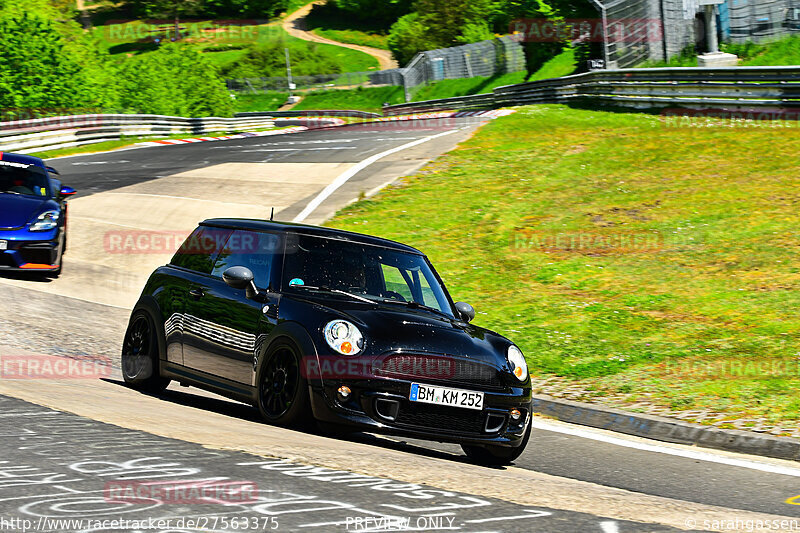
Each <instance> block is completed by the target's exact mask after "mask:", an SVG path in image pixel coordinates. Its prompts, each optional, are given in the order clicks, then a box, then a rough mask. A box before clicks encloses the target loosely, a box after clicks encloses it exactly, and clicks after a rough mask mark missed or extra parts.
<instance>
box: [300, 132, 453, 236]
mask: <svg viewBox="0 0 800 533" xmlns="http://www.w3.org/2000/svg"><path fill="white" fill-rule="evenodd" d="M456 131H458V130H450V131H445V132H442V133H437V134H436V135H431V136H429V137H423V138H422V139H417V140H416V141H412V142H410V143H406V144H404V145H402V146H398V147H396V148H392V149H391V150H386V151H385V152H381V153H379V154H375V155H373V156H371V157H368V158H367V159H365V160H363V161H361V162H360V163H358V164H357V165H355V166H354V167H352V168H350V169H348V170H346V171H345V172H343V173H342V174H341V175H340V176H339V177H337V178H336V179H335V180H334V181H333V183H331V184H330V185H328V186H327V187H325V188H324V189H322V192H320V193H319V194H318V195H317V196H315V197H314V199H313V200H311V201H310V202H309V203H308V205H307V206H306V207H305V208H304V209H303V210H302V211H300V213H299V214H298V215H297V216H296V217H294V219H293V220H292V222H302V221H304V220H305V219H306V218H308V215H310V214H311V213H313V212H314V210H315V209H316V208H318V207H319V206H320V204H322V202H324V201H325V200H326V199H327V198H328V197H329V196H330V195H331V194H333V193H334V192H336V189H338V188H339V187H341V186H342V185H344V184H345V183H347V180H349V179H350V178H352V177H353V176H355V175H356V174H358V173H359V172H361V171H362V170H364V169H365V168H367V167H368V166H370V165H371V164H372V163H374V162H376V161H378V160H380V159H383V158H384V157H386V156H389V155H392V154H394V153H397V152H400V151H402V150H406V149H408V148H412V147H414V146H417V145H419V144H422V143H425V142H428V141H432V140H433V139H437V138H439V137H444V136H445V135H450V134H451V133H455V132H456Z"/></svg>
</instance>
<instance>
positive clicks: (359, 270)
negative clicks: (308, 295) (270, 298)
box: [282, 235, 453, 318]
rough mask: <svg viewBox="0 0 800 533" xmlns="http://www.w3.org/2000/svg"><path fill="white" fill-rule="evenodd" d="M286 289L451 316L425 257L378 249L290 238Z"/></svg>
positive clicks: (299, 237)
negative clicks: (317, 291)
mask: <svg viewBox="0 0 800 533" xmlns="http://www.w3.org/2000/svg"><path fill="white" fill-rule="evenodd" d="M282 284H283V289H284V290H320V291H327V292H330V293H331V294H336V295H338V296H341V297H345V298H346V297H351V298H355V299H364V298H366V299H369V300H373V301H376V302H388V303H396V304H403V305H407V306H409V307H415V308H428V309H429V310H431V311H435V312H438V313H440V314H444V315H446V316H448V317H451V318H452V317H453V312H452V310H451V307H450V302H449V300H448V298H447V296H446V293H445V291H444V287H442V285H441V283H440V282H439V279H438V278H437V276H436V275H435V274H434V272H433V270H432V269H431V267H430V265H429V264H428V262H427V260H426V259H425V257H423V256H421V255H417V254H412V253H406V252H400V251H397V250H391V249H388V248H383V247H380V246H372V245H369V244H360V243H354V242H348V241H342V240H338V239H328V238H324V237H315V236H310V235H290V238H289V239H287V243H286V260H285V263H284V268H283V281H282Z"/></svg>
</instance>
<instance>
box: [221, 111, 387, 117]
mask: <svg viewBox="0 0 800 533" xmlns="http://www.w3.org/2000/svg"><path fill="white" fill-rule="evenodd" d="M235 116H236V117H237V118H239V117H348V118H378V117H380V116H381V115H379V114H378V113H370V112H368V111H355V110H352V109H335V110H330V109H321V110H318V111H247V112H244V113H236V115H235Z"/></svg>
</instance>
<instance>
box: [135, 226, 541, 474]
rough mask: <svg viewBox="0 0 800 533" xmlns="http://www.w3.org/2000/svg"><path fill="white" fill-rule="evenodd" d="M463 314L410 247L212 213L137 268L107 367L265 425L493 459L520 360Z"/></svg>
mask: <svg viewBox="0 0 800 533" xmlns="http://www.w3.org/2000/svg"><path fill="white" fill-rule="evenodd" d="M474 316H475V311H474V310H473V309H472V307H471V306H470V305H468V304H465V303H461V302H459V303H453V301H452V300H451V298H450V295H449V294H448V292H447V289H445V286H444V284H443V283H442V280H441V279H440V278H439V276H438V274H437V273H436V271H435V270H434V269H433V266H432V265H431V264H430V262H429V261H428V259H427V258H426V257H425V255H423V254H422V252H420V251H419V250H416V249H414V248H412V247H410V246H406V245H403V244H400V243H397V242H393V241H389V240H385V239H380V238H377V237H370V236H367V235H360V234H357V233H351V232H347V231H340V230H335V229H329V228H321V227H314V226H304V225H299V224H287V223H280V222H266V221H260V220H239V219H212V220H206V221H205V222H203V223H202V224H201V225H200V226H199V227H198V228H197V229H196V230H195V231H194V232H193V233H192V234H191V235H190V236H189V237H188V239H187V240H186V242H184V243H183V245H182V246H181V248H180V249H179V250H178V252H177V253H176V254H175V256H174V257H173V258H172V261H171V262H170V263H169V264H168V265H165V266H162V267H159V268H158V269H157V270H156V271H155V272H153V274H152V275H151V276H150V279H149V280H148V282H147V285H146V286H145V288H144V290H143V291H142V295H141V297H140V298H139V301H138V303H137V304H136V307H135V308H134V310H133V313H132V315H131V319H130V323H129V325H128V329H127V332H126V334H125V340H124V343H123V349H122V372H123V376H124V378H125V381H127V382H128V383H130V384H132V385H135V386H137V387H140V388H143V389H149V390H151V391H154V390H156V391H157V390H160V389H163V388H164V387H166V385H167V384H168V383H169V381H170V380H177V381H179V382H180V383H182V384H185V385H193V386H196V387H201V388H204V389H207V390H210V391H213V392H216V393H218V394H222V395H225V396H227V397H230V398H234V399H237V400H240V401H244V402H247V403H250V404H254V405H255V406H257V407H258V409H259V410H260V412H261V414H262V415H263V417H264V418H265V419H266V420H267V421H268V422H270V423H274V424H280V425H295V424H302V423H305V422H309V421H312V420H316V421H318V422H320V423H322V426H323V427H331V426H333V425H335V426H338V427H350V428H351V429H357V430H362V431H368V432H379V433H389V434H396V435H405V436H409V437H417V438H422V439H429V440H438V441H447V442H455V443H458V444H460V445H461V446H462V448H463V449H464V451H465V452H466V454H467V455H468V456H470V457H471V458H473V459H474V460H476V461H479V462H482V463H489V464H503V463H508V462H510V461H513V460H514V459H516V458H517V457H518V456H519V455H520V454H521V453H522V450H523V449H524V447H525V445H526V444H527V441H528V437H529V435H530V425H529V421H530V416H531V411H530V410H531V382H530V377H529V375H528V368H527V365H526V363H525V358H524V356H523V355H522V352H521V351H520V349H519V348H517V347H516V346H515V345H514V344H513V343H512V342H511V341H509V340H508V339H506V338H505V337H502V336H500V335H498V334H497V333H494V332H492V331H489V330H486V329H483V328H480V327H477V326H474V325H471V324H469V322H470V321H471V320H472V319H473V318H474Z"/></svg>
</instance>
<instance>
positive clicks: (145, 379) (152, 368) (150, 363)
mask: <svg viewBox="0 0 800 533" xmlns="http://www.w3.org/2000/svg"><path fill="white" fill-rule="evenodd" d="M159 355H160V350H159V346H158V337H157V336H156V329H155V323H154V322H153V319H152V318H151V317H150V314H149V313H147V312H146V311H143V310H139V311H134V313H133V316H131V320H130V323H129V324H128V331H126V332H125V340H124V341H123V343H122V377H123V379H125V383H129V384H131V385H133V386H134V387H136V388H138V389H142V390H146V391H150V392H158V391H162V390H164V389H165V388H166V387H167V385H169V379H167V378H163V377H161V374H160V372H159Z"/></svg>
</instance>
